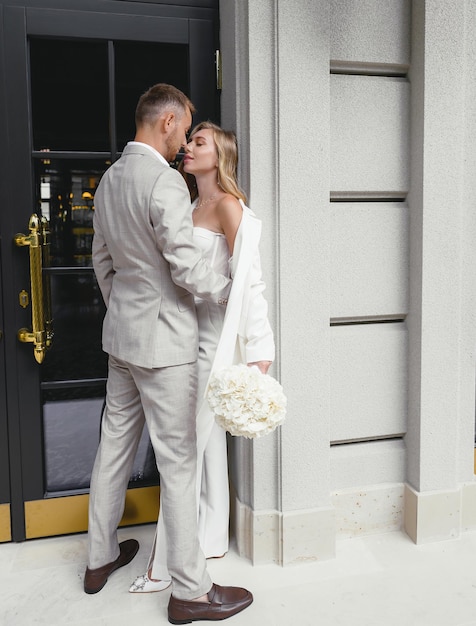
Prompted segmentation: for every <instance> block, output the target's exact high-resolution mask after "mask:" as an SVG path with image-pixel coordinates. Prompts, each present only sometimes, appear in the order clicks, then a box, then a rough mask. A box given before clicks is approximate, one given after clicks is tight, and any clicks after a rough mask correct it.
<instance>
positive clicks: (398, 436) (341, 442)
mask: <svg viewBox="0 0 476 626" xmlns="http://www.w3.org/2000/svg"><path fill="white" fill-rule="evenodd" d="M405 434H406V433H394V434H392V435H386V436H384V437H369V438H367V437H362V438H361V439H346V440H339V441H331V442H330V446H331V447H332V446H350V445H352V444H355V443H374V442H378V441H385V442H387V441H402V439H403V438H404V437H405Z"/></svg>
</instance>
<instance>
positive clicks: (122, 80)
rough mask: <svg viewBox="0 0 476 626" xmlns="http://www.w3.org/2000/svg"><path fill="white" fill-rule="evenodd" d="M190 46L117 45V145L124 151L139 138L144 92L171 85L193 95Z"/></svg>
mask: <svg viewBox="0 0 476 626" xmlns="http://www.w3.org/2000/svg"><path fill="white" fill-rule="evenodd" d="M188 57H189V51H188V46H184V45H183V44H171V43H148V42H140V43H139V42H131V41H116V42H115V43H114V66H115V76H116V78H115V84H116V92H115V101H116V123H117V144H118V149H119V150H120V151H122V150H123V148H124V146H125V145H126V143H127V142H128V141H130V140H131V138H133V137H134V134H135V125H134V111H135V107H136V105H137V101H138V99H139V97H140V96H141V94H142V93H144V91H146V90H147V89H148V88H149V87H152V85H155V84H156V83H171V84H173V85H175V86H176V87H178V88H179V89H181V90H182V91H184V92H185V93H188V92H189V87H188V81H189V79H188V76H189V63H188Z"/></svg>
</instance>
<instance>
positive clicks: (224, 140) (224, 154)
mask: <svg viewBox="0 0 476 626" xmlns="http://www.w3.org/2000/svg"><path fill="white" fill-rule="evenodd" d="M206 129H208V130H212V131H213V139H214V140H215V145H216V147H217V152H218V185H219V187H220V188H221V189H223V191H225V192H226V193H229V194H231V195H232V196H234V197H235V198H237V199H238V200H243V202H245V203H246V196H245V194H244V193H243V191H242V190H241V189H240V187H239V186H238V181H237V175H238V143H237V141H236V135H235V133H234V132H233V131H232V130H223V128H220V126H218V125H217V124H214V123H213V122H200V123H199V124H197V126H195V128H194V129H193V130H192V132H191V133H190V139H191V138H192V137H193V136H194V135H195V133H198V132H199V131H200V130H206ZM178 169H179V172H180V173H181V174H182V176H183V177H184V178H185V182H186V183H187V186H188V188H189V190H190V197H191V199H192V202H193V201H194V200H195V199H196V198H197V196H198V190H197V183H196V181H195V176H193V175H192V174H187V173H186V172H184V171H183V162H182V163H180V165H179V168H178Z"/></svg>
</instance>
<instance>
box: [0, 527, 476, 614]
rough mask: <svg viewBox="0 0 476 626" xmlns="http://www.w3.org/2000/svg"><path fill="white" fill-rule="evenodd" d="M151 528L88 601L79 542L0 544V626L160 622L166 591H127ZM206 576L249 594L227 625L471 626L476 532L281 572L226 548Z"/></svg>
mask: <svg viewBox="0 0 476 626" xmlns="http://www.w3.org/2000/svg"><path fill="white" fill-rule="evenodd" d="M153 530H154V529H153V526H151V525H148V526H140V527H134V528H126V529H121V530H120V538H121V539H127V538H129V537H135V538H137V539H138V540H139V542H140V543H141V549H140V551H139V553H138V555H137V556H136V558H135V559H134V561H133V562H132V563H131V564H130V565H128V566H127V567H124V568H122V569H120V570H118V571H117V572H115V573H114V574H113V575H112V576H111V578H110V579H109V581H108V583H107V585H106V586H105V587H104V589H103V590H102V591H101V592H100V593H98V594H96V595H86V594H85V593H84V592H83V590H82V583H83V573H84V568H85V565H86V535H74V536H70V537H57V538H52V539H39V540H34V541H27V542H24V543H18V544H15V543H9V544H0V589H1V595H0V624H1V626H33V625H35V624H45V625H47V626H79V625H81V626H126V625H127V626H133V625H134V626H135V625H140V626H148V625H149V624H150V625H154V626H161V625H163V626H165V625H167V624H168V621H167V608H166V607H167V602H168V597H169V593H170V592H169V591H168V590H167V591H164V592H161V593H154V594H130V593H128V591H127V590H128V587H129V584H130V583H131V582H132V580H133V579H134V578H135V576H136V575H137V574H139V573H142V571H143V570H144V568H145V563H146V560H147V554H148V550H149V547H150V544H151V541H152V536H153ZM209 570H210V573H211V575H212V578H213V580H214V581H216V582H217V583H220V584H234V585H242V586H245V587H247V588H249V589H250V590H251V591H252V592H253V594H254V597H255V601H254V603H253V604H252V605H251V607H249V608H248V609H246V610H245V611H244V612H243V613H241V614H239V615H236V616H234V617H232V618H230V619H229V620H227V621H226V624H230V626H377V625H378V626H397V625H399V626H476V533H475V532H471V533H465V534H464V535H463V536H462V537H461V538H460V539H457V540H454V541H447V542H442V543H433V544H429V545H424V546H415V545H414V544H413V543H412V542H411V540H410V539H409V538H408V537H407V536H406V535H404V534H402V533H399V532H393V533H387V534H381V535H374V536H370V537H366V538H361V539H350V540H345V541H339V542H338V544H337V555H336V558H335V559H333V560H330V561H323V562H320V563H307V564H304V565H299V566H292V567H286V568H282V567H278V566H276V565H261V566H255V567H253V566H252V565H251V564H250V563H249V561H247V560H245V559H241V558H239V557H238V556H237V554H236V551H234V550H233V549H232V550H231V551H230V552H229V553H228V554H227V555H226V557H225V558H223V559H220V560H212V561H209ZM199 623H200V622H199ZM204 623H210V622H204Z"/></svg>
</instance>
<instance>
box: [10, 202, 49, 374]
mask: <svg viewBox="0 0 476 626" xmlns="http://www.w3.org/2000/svg"><path fill="white" fill-rule="evenodd" d="M28 229H29V231H30V234H29V235H23V234H22V233H18V234H17V235H15V237H14V242H15V244H16V245H17V246H20V247H22V246H29V248H30V282H31V325H32V329H31V330H29V329H28V328H20V330H19V331H18V333H17V336H18V339H19V340H20V341H21V342H23V343H33V351H34V356H35V359H36V361H37V362H38V363H42V362H43V359H44V358H45V352H46V350H47V348H49V347H50V346H51V343H52V339H53V329H52V319H51V296H50V284H49V277H48V276H47V277H46V278H45V280H43V267H44V266H47V265H48V256H49V242H48V234H49V225H48V220H47V219H46V218H44V217H42V218H39V217H38V215H36V213H33V215H32V216H31V217H30V221H29V223H28Z"/></svg>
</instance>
